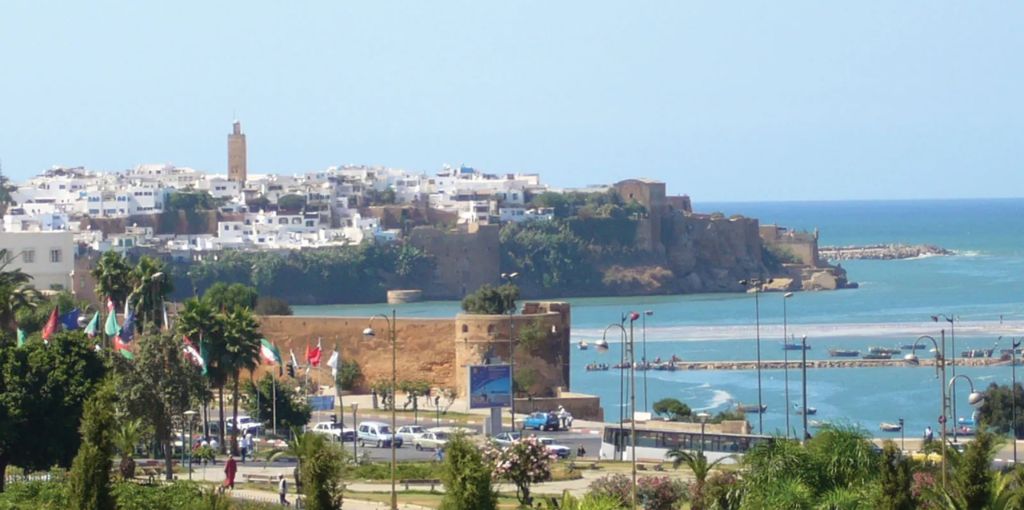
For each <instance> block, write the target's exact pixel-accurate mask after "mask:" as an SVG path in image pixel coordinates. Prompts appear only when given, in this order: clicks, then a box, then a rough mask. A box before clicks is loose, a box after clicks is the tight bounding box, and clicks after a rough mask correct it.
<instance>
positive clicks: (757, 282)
mask: <svg viewBox="0 0 1024 510" xmlns="http://www.w3.org/2000/svg"><path fill="white" fill-rule="evenodd" d="M771 282H772V279H771V278H769V279H768V280H766V281H762V280H761V279H759V278H752V279H749V280H740V285H743V286H745V287H747V288H750V289H752V290H753V291H754V335H755V336H756V340H757V433H758V434H763V433H764V403H763V402H764V401H763V396H762V392H761V302H760V298H759V294H761V287H763V286H764V285H765V284H766V283H771ZM787 405H788V404H787Z"/></svg>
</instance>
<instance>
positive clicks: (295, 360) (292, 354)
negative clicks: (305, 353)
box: [288, 349, 299, 368]
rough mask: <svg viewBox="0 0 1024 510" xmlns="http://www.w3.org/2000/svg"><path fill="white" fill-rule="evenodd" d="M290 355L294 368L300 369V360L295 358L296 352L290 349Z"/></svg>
mask: <svg viewBox="0 0 1024 510" xmlns="http://www.w3.org/2000/svg"><path fill="white" fill-rule="evenodd" d="M288 354H289V355H291V357H292V366H293V367H295V368H299V360H298V359H296V358H295V351H293V350H291V349H288Z"/></svg>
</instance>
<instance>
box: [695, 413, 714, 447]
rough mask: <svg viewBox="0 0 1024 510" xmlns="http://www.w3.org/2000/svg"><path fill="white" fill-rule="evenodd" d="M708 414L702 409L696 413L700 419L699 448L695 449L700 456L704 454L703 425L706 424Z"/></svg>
mask: <svg viewBox="0 0 1024 510" xmlns="http://www.w3.org/2000/svg"><path fill="white" fill-rule="evenodd" d="M710 416H711V415H709V414H708V413H705V412H703V411H701V412H699V413H697V418H698V419H700V449H699V450H697V451H699V452H700V454H701V456H703V455H704V427H705V426H706V425H707V424H708V417H710Z"/></svg>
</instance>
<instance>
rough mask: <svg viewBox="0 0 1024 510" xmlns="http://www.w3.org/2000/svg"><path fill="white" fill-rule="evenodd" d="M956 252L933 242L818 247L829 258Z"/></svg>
mask: <svg viewBox="0 0 1024 510" xmlns="http://www.w3.org/2000/svg"><path fill="white" fill-rule="evenodd" d="M955 254H956V253H955V252H953V251H952V250H947V249H945V248H942V247H939V246H934V245H931V244H874V245H868V246H823V247H821V248H818V255H819V256H820V257H821V258H824V259H827V260H899V259H913V258H918V257H936V256H948V255H955Z"/></svg>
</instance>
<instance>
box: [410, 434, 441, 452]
mask: <svg viewBox="0 0 1024 510" xmlns="http://www.w3.org/2000/svg"><path fill="white" fill-rule="evenodd" d="M413 442H414V443H415V445H416V449H417V450H437V449H438V448H442V449H443V448H444V446H445V445H446V444H448V434H445V433H444V432H424V433H423V434H421V435H420V436H419V437H417V438H416V439H415V440H413Z"/></svg>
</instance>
